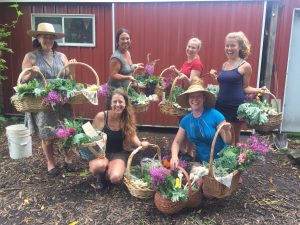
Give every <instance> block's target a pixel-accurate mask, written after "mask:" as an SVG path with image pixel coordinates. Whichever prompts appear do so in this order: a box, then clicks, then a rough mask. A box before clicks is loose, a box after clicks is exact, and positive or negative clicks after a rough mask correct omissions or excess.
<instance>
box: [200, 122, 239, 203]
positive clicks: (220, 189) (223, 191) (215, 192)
mask: <svg viewBox="0 0 300 225" xmlns="http://www.w3.org/2000/svg"><path fill="white" fill-rule="evenodd" d="M223 126H224V123H223V124H221V125H220V126H219V128H218V129H217V131H216V133H215V136H214V139H213V142H212V145H211V150H210V158H209V173H208V175H207V176H204V177H203V192H204V193H205V194H209V195H211V196H213V197H216V198H224V197H227V196H229V195H231V193H232V192H234V191H235V190H236V189H237V188H238V186H239V179H240V176H241V171H238V170H235V171H234V172H233V178H232V181H231V186H230V188H228V187H227V186H225V185H224V184H222V183H220V182H219V181H217V180H216V179H215V177H214V172H213V155H214V150H215V144H216V141H217V137H218V135H219V132H220V130H221V129H222V128H223ZM231 135H232V143H231V144H232V145H234V144H235V136H234V130H233V126H231Z"/></svg>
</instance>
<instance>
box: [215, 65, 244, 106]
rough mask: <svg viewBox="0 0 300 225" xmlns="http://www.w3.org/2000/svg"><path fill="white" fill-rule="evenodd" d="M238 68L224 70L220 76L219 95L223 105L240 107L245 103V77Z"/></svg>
mask: <svg viewBox="0 0 300 225" xmlns="http://www.w3.org/2000/svg"><path fill="white" fill-rule="evenodd" d="M238 68H239V67H237V68H235V69H232V70H224V69H222V71H221V73H220V75H219V76H218V78H217V79H218V82H219V87H220V90H219V94H218V101H219V102H220V103H221V104H225V105H230V106H239V105H240V104H242V103H244V82H243V76H242V75H241V74H240V73H239V71H238Z"/></svg>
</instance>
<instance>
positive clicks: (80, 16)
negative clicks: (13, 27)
mask: <svg viewBox="0 0 300 225" xmlns="http://www.w3.org/2000/svg"><path fill="white" fill-rule="evenodd" d="M44 17H45V18H47V17H54V18H58V19H61V29H62V30H61V32H62V33H64V34H65V35H66V36H67V33H66V27H65V25H66V24H65V19H70V18H74V19H85V18H87V19H91V20H92V21H91V24H90V25H91V26H92V30H91V31H92V34H91V39H92V41H91V43H85V42H66V36H65V37H63V38H62V39H59V40H57V43H58V44H59V46H69V47H96V26H95V14H53V13H32V14H31V28H32V30H35V29H36V28H35V27H36V26H37V25H38V24H37V22H36V19H37V18H44ZM45 22H47V20H46V21H45ZM83 22H84V21H83ZM38 23H39V22H38ZM55 31H56V32H60V31H58V30H56V29H55Z"/></svg>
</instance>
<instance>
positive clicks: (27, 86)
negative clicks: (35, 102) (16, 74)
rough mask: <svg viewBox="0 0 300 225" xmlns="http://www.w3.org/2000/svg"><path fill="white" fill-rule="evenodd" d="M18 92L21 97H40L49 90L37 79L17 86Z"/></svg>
mask: <svg viewBox="0 0 300 225" xmlns="http://www.w3.org/2000/svg"><path fill="white" fill-rule="evenodd" d="M16 93H17V94H18V96H19V97H20V98H23V97H24V96H31V97H34V96H36V97H39V96H44V95H46V94H47V91H46V90H45V88H44V87H42V86H41V84H40V83H39V82H38V81H37V80H35V79H34V80H31V81H29V82H28V83H24V84H21V85H19V86H17V87H16Z"/></svg>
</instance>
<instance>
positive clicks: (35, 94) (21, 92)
mask: <svg viewBox="0 0 300 225" xmlns="http://www.w3.org/2000/svg"><path fill="white" fill-rule="evenodd" d="M29 71H32V68H26V69H24V70H23V71H22V72H21V73H20V75H19V77H18V80H17V87H16V94H15V95H13V96H12V97H11V102H12V104H13V105H14V107H15V108H16V110H17V111H18V112H40V111H45V110H48V109H50V107H49V106H47V105H45V104H43V96H44V95H46V90H45V88H46V86H47V81H46V79H45V77H44V75H43V74H42V73H41V72H37V73H38V74H39V75H40V76H41V78H42V84H43V86H44V87H41V84H40V83H39V82H38V81H37V79H33V80H31V81H29V82H28V83H24V84H21V80H22V77H23V76H24V75H25V74H26V73H27V72H29Z"/></svg>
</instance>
